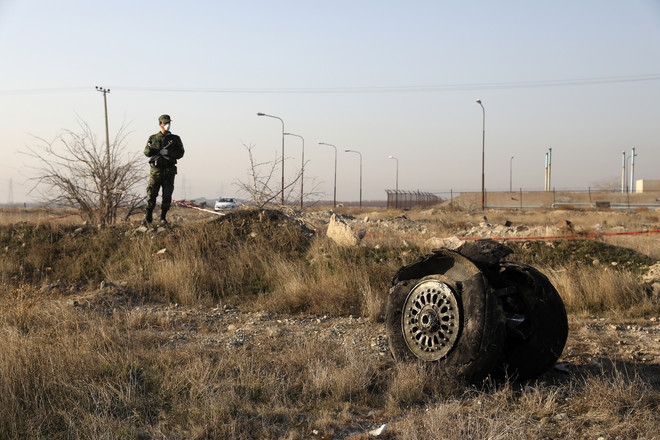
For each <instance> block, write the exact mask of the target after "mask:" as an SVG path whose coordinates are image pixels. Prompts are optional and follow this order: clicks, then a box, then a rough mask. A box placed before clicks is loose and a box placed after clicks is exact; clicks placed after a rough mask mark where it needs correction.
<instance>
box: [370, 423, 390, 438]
mask: <svg viewBox="0 0 660 440" xmlns="http://www.w3.org/2000/svg"><path fill="white" fill-rule="evenodd" d="M385 428H387V425H386V424H383V425H380V427H379V428H376V429H374V430H372V431H369V434H370V435H373V436H374V437H378V436H379V435H381V434H382V433H383V431H385Z"/></svg>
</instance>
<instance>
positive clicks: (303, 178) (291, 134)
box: [284, 133, 305, 209]
mask: <svg viewBox="0 0 660 440" xmlns="http://www.w3.org/2000/svg"><path fill="white" fill-rule="evenodd" d="M284 135H285V136H295V137H298V138H300V140H302V164H301V165H300V209H303V194H304V193H303V182H304V180H305V138H304V137H302V136H300V135H299V134H293V133H284Z"/></svg>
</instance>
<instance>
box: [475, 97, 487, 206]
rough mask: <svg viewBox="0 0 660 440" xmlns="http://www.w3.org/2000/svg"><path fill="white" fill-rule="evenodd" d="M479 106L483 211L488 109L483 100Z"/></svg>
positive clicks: (484, 203) (478, 102)
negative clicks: (481, 117) (481, 121)
mask: <svg viewBox="0 0 660 440" xmlns="http://www.w3.org/2000/svg"><path fill="white" fill-rule="evenodd" d="M477 104H479V105H480V106H481V111H482V113H483V129H482V132H481V133H482V134H481V210H482V211H483V210H484V209H485V207H486V175H485V172H484V165H485V162H486V109H485V108H484V105H483V104H482V103H481V99H477Z"/></svg>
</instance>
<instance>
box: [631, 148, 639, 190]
mask: <svg viewBox="0 0 660 440" xmlns="http://www.w3.org/2000/svg"><path fill="white" fill-rule="evenodd" d="M635 156H637V155H636V154H635V147H632V154H631V155H630V192H635Z"/></svg>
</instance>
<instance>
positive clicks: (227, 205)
mask: <svg viewBox="0 0 660 440" xmlns="http://www.w3.org/2000/svg"><path fill="white" fill-rule="evenodd" d="M237 206H238V203H237V202H236V200H235V199H233V198H230V197H220V198H218V200H216V201H215V206H214V207H213V209H215V210H216V211H227V210H229V209H234V208H236V207H237Z"/></svg>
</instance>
